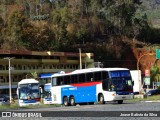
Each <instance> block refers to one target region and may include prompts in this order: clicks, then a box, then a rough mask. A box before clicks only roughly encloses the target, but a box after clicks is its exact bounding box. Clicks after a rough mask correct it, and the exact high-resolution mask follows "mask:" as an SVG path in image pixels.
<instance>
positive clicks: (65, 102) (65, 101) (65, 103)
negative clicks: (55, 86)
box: [63, 97, 68, 106]
mask: <svg viewBox="0 0 160 120" xmlns="http://www.w3.org/2000/svg"><path fill="white" fill-rule="evenodd" d="M63 104H64V106H68V98H67V97H64V98H63Z"/></svg>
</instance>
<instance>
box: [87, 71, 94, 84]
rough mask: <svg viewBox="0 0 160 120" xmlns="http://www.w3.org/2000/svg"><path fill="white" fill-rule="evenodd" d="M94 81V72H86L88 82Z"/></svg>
mask: <svg viewBox="0 0 160 120" xmlns="http://www.w3.org/2000/svg"><path fill="white" fill-rule="evenodd" d="M90 81H94V79H93V73H87V74H86V82H90Z"/></svg>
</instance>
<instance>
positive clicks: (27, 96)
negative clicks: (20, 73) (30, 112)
mask: <svg viewBox="0 0 160 120" xmlns="http://www.w3.org/2000/svg"><path fill="white" fill-rule="evenodd" d="M40 91H41V90H40V87H39V81H37V80H35V79H23V80H21V81H20V82H18V88H17V95H18V104H19V106H20V107H22V106H28V105H37V104H40V99H41V95H40V93H41V92H40Z"/></svg>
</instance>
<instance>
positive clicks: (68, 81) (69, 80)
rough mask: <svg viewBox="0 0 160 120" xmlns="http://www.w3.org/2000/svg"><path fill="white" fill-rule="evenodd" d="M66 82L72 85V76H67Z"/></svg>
mask: <svg viewBox="0 0 160 120" xmlns="http://www.w3.org/2000/svg"><path fill="white" fill-rule="evenodd" d="M64 81H65V83H67V84H70V83H71V77H70V76H65V77H64Z"/></svg>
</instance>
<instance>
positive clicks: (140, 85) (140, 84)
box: [137, 53, 155, 93]
mask: <svg viewBox="0 0 160 120" xmlns="http://www.w3.org/2000/svg"><path fill="white" fill-rule="evenodd" d="M146 55H155V53H145V54H142V55H141V56H140V57H138V61H137V70H138V81H139V93H141V92H142V91H141V87H142V83H141V81H140V69H139V62H140V60H141V58H142V57H143V56H146Z"/></svg>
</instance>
